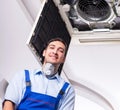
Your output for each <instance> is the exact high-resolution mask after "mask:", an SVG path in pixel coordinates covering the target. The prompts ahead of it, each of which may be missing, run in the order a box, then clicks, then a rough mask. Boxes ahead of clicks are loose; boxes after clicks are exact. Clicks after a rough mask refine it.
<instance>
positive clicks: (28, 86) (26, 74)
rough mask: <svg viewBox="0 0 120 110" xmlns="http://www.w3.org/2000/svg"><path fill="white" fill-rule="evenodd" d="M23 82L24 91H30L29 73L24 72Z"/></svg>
mask: <svg viewBox="0 0 120 110" xmlns="http://www.w3.org/2000/svg"><path fill="white" fill-rule="evenodd" d="M25 82H26V90H27V91H31V81H30V76H29V71H28V70H25Z"/></svg>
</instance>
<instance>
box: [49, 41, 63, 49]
mask: <svg viewBox="0 0 120 110" xmlns="http://www.w3.org/2000/svg"><path fill="white" fill-rule="evenodd" d="M48 46H56V47H61V48H63V49H65V45H64V44H63V43H62V42H61V41H52V42H50V43H49V44H48Z"/></svg>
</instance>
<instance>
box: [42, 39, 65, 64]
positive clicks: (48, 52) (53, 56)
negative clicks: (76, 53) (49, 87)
mask: <svg viewBox="0 0 120 110" xmlns="http://www.w3.org/2000/svg"><path fill="white" fill-rule="evenodd" d="M65 51H66V47H65V45H64V44H63V43H62V42H61V41H52V42H50V43H49V45H48V46H47V48H46V49H45V50H44V51H43V56H44V64H45V63H52V64H54V65H56V66H57V65H59V64H61V63H63V62H64V59H65Z"/></svg>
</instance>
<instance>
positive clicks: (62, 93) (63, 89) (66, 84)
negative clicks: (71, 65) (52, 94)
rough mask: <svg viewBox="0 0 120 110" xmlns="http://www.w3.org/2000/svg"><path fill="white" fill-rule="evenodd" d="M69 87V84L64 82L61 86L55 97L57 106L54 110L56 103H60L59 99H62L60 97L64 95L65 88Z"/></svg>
mask: <svg viewBox="0 0 120 110" xmlns="http://www.w3.org/2000/svg"><path fill="white" fill-rule="evenodd" d="M68 86H69V83H67V82H65V84H64V85H63V87H62V89H61V90H60V92H59V94H58V96H57V106H56V109H57V107H58V103H59V101H60V99H61V98H62V96H63V95H64V93H65V91H66V89H67V87H68Z"/></svg>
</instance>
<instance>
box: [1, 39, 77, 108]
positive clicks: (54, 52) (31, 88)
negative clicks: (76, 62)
mask: <svg viewBox="0 0 120 110" xmlns="http://www.w3.org/2000/svg"><path fill="white" fill-rule="evenodd" d="M66 48H67V46H66V43H65V42H64V41H63V40H62V39H60V38H55V39H52V40H50V41H49V42H48V44H47V46H46V48H45V49H44V50H43V57H44V61H43V66H42V68H40V70H34V71H31V70H29V71H28V70H25V71H22V72H21V73H19V74H16V76H15V77H14V78H13V80H12V81H11V83H10V84H9V86H8V87H7V90H6V94H5V101H4V103H3V110H15V109H16V110H74V101H75V93H74V89H73V88H72V86H71V85H70V84H68V83H67V82H65V81H64V80H63V79H62V78H61V77H60V76H59V75H58V68H59V66H60V64H61V63H63V62H64V60H65V54H66Z"/></svg>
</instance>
